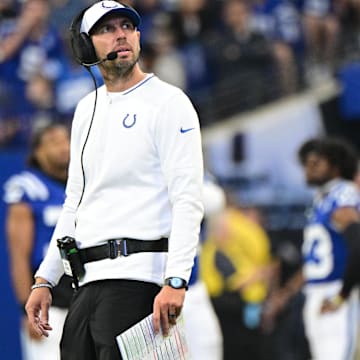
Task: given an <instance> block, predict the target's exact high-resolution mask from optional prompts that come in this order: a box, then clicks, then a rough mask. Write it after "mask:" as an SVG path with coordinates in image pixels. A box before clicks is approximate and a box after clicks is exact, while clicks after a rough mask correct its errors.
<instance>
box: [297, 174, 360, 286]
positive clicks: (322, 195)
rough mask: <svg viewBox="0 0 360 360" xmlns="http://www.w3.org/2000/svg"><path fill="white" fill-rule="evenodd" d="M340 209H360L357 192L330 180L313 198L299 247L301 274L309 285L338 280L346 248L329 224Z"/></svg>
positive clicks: (339, 181)
mask: <svg viewBox="0 0 360 360" xmlns="http://www.w3.org/2000/svg"><path fill="white" fill-rule="evenodd" d="M341 207H355V208H357V209H360V196H359V191H358V189H357V188H356V186H355V184H353V183H351V182H349V181H345V180H335V181H332V182H330V183H328V184H327V185H326V186H325V187H324V188H323V189H322V190H321V191H319V193H318V194H317V195H316V196H315V198H314V202H313V206H312V208H311V210H310V211H309V214H308V223H307V226H306V227H305V229H304V242H303V246H302V253H303V260H304V266H303V273H304V277H305V279H306V281H307V282H309V283H319V282H327V281H333V280H338V279H341V278H342V276H343V273H344V269H345V263H346V260H347V245H346V243H345V240H344V238H343V236H342V235H341V233H340V232H339V231H338V230H337V229H336V227H335V225H334V224H333V223H332V221H331V217H332V214H333V213H334V211H335V210H336V209H338V208H341Z"/></svg>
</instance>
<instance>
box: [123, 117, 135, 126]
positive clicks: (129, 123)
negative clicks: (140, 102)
mask: <svg viewBox="0 0 360 360" xmlns="http://www.w3.org/2000/svg"><path fill="white" fill-rule="evenodd" d="M129 116H130V114H126V116H125V117H124V119H123V125H124V128H126V129H129V128H131V127H133V126H134V125H135V123H136V114H134V115H133V121H132V122H129V121H126V120H127V119H128V117H129Z"/></svg>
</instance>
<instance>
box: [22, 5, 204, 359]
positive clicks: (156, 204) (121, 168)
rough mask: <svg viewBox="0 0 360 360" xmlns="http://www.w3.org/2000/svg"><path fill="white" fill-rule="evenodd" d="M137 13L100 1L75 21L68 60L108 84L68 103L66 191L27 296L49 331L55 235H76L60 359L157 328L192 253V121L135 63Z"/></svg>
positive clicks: (171, 320)
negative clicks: (148, 320)
mask: <svg viewBox="0 0 360 360" xmlns="http://www.w3.org/2000/svg"><path fill="white" fill-rule="evenodd" d="M139 23H140V17H139V15H138V13H137V12H136V11H135V10H134V9H132V8H130V7H127V6H125V5H122V4H119V3H117V2H115V1H101V2H98V3H96V4H94V5H93V6H91V7H89V8H88V9H86V10H84V11H83V12H82V13H81V14H79V16H77V17H76V18H75V19H74V22H73V25H72V41H73V48H74V53H75V56H76V58H77V60H78V61H79V62H80V63H81V64H82V65H84V66H91V65H99V68H100V71H101V74H102V76H103V78H104V82H105V85H104V86H102V87H100V88H98V89H97V91H94V92H92V93H91V94H89V95H87V96H86V97H85V98H83V99H82V100H81V101H80V102H79V104H78V106H77V109H76V111H75V115H74V120H73V125H72V133H71V160H70V166H69V178H68V183H67V188H66V200H65V203H64V205H63V210H62V213H61V216H60V219H59V221H58V223H57V226H56V228H55V231H54V234H53V236H52V240H51V243H50V246H49V250H48V253H47V255H46V257H45V259H44V261H43V262H42V263H41V265H40V267H39V269H38V270H37V272H36V274H35V284H34V285H33V287H32V292H31V294H30V297H29V299H28V301H27V304H26V310H27V313H28V316H29V321H30V322H31V324H32V325H33V327H34V328H35V329H36V330H37V332H38V333H39V334H40V335H44V336H48V335H49V331H50V330H51V325H50V324H49V319H48V308H49V306H50V304H51V291H50V290H51V287H52V286H54V285H55V284H56V283H57V282H58V280H59V278H60V277H61V275H62V274H63V273H64V267H63V264H62V259H61V256H60V252H59V249H58V246H57V241H58V239H62V238H64V237H71V238H74V239H76V240H75V242H76V247H77V248H78V253H77V254H79V257H80V260H81V263H82V264H83V267H84V273H82V272H81V271H80V273H79V274H78V275H79V276H75V284H76V285H77V286H78V287H79V288H78V291H76V293H75V296H74V298H73V301H72V304H71V306H70V309H69V313H68V317H67V319H66V322H65V325H64V331H63V338H62V341H61V356H62V359H63V360H73V359H74V360H75V359H76V360H85V359H86V360H92V359H94V360H95V359H96V360H110V359H121V355H120V352H119V350H118V348H117V345H116V336H117V335H119V334H120V333H121V332H123V331H124V330H126V329H127V328H129V327H130V326H132V325H133V324H135V323H136V322H138V321H139V320H141V319H142V318H144V317H145V316H147V315H149V314H151V313H153V322H154V328H155V331H156V332H158V331H160V328H161V329H162V331H163V333H164V334H165V335H166V334H167V333H168V331H169V327H170V326H171V324H175V322H176V318H177V317H178V316H179V314H180V312H181V309H182V306H183V302H184V298H185V290H186V287H187V282H188V280H189V276H190V272H191V268H192V266H193V260H194V256H195V253H196V247H197V244H198V237H199V229H200V222H201V219H202V216H203V205H202V183H203V160H202V150H201V136H200V126H199V121H198V117H197V114H196V111H195V110H194V108H193V106H192V104H191V102H190V100H189V99H188V97H187V96H186V95H185V94H184V93H183V92H182V91H181V90H180V89H178V88H176V87H173V86H171V85H169V84H167V83H165V82H163V81H161V80H159V79H158V78H157V77H156V76H154V75H153V74H146V73H144V72H143V71H142V70H141V68H140V67H139V64H138V59H139V52H140V33H139V31H138V30H137V26H138V25H139ZM94 103H95V104H96V106H95V107H94ZM72 254H73V252H72ZM73 273H74V271H73ZM50 322H51V319H50Z"/></svg>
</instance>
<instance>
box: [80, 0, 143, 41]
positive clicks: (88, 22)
mask: <svg viewBox="0 0 360 360" xmlns="http://www.w3.org/2000/svg"><path fill="white" fill-rule="evenodd" d="M114 12H116V13H118V14H119V15H123V16H125V17H127V18H129V19H130V20H131V22H132V23H133V24H134V25H135V26H136V27H137V26H138V25H139V24H140V21H141V18H140V15H139V14H138V13H137V12H136V11H135V10H134V9H133V8H132V7H130V6H126V5H123V4H120V3H118V2H116V1H112V0H108V1H100V2H98V3H95V4H94V5H93V6H91V7H90V8H89V9H87V10H86V11H85V13H84V16H83V18H82V22H81V26H80V32H83V33H86V34H88V35H89V33H90V31H91V29H92V28H93V27H94V26H95V25H96V24H97V23H98V22H99V21H100V20H101V19H102V18H103V17H104V16H105V15H107V14H109V13H114Z"/></svg>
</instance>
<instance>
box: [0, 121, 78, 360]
mask: <svg viewBox="0 0 360 360" xmlns="http://www.w3.org/2000/svg"><path fill="white" fill-rule="evenodd" d="M68 163H69V132H68V129H67V128H66V127H64V126H62V125H57V124H52V125H47V126H45V127H42V128H41V129H38V130H37V131H36V132H35V133H34V136H33V138H32V144H31V149H30V154H29V158H28V167H27V168H26V169H25V170H24V171H22V172H21V173H19V174H15V175H13V176H11V177H10V178H9V179H8V181H7V182H6V183H5V185H4V201H5V203H6V204H7V219H6V231H7V241H8V247H9V255H10V261H9V262H10V266H11V276H12V281H13V287H14V290H15V295H16V297H17V300H18V302H19V305H20V306H21V307H24V304H25V302H26V299H27V298H28V296H29V293H30V288H31V285H32V283H33V275H34V272H35V270H36V269H37V267H38V266H39V264H40V262H41V261H42V259H43V257H44V255H45V252H46V251H47V248H48V243H49V241H50V238H51V235H52V232H53V230H54V226H55V224H56V222H57V219H58V216H59V214H60V211H61V207H62V203H63V201H64V196H65V182H66V179H67V169H68ZM71 296H72V287H71V279H70V278H65V277H63V279H62V281H60V283H59V285H58V287H56V288H54V291H53V303H52V307H51V309H50V318H51V319H52V322H53V324H54V325H53V328H54V329H53V332H52V335H51V336H50V337H49V338H44V337H43V338H40V337H39V335H37V334H36V333H35V331H34V330H32V327H31V326H29V325H28V320H27V318H26V317H25V315H24V319H23V324H22V325H23V326H22V329H21V343H22V350H23V358H24V359H25V360H32V359H37V360H39V359H44V360H45V359H47V360H48V359H60V356H59V341H60V337H61V333H62V327H63V323H64V319H65V316H66V312H67V310H66V309H67V307H68V304H69V301H70V298H71Z"/></svg>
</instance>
